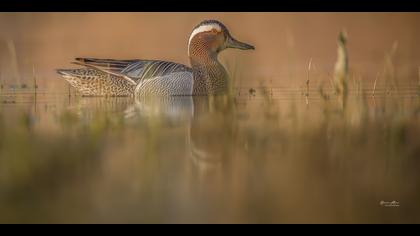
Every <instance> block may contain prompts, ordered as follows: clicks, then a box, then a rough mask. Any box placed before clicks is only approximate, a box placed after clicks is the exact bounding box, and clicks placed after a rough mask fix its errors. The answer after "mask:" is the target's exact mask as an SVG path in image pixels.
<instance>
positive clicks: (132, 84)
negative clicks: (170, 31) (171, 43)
mask: <svg viewBox="0 0 420 236" xmlns="http://www.w3.org/2000/svg"><path fill="white" fill-rule="evenodd" d="M226 48H237V49H242V50H249V49H254V47H253V46H251V45H249V44H246V43H243V42H240V41H238V40H236V39H234V38H233V37H232V36H231V34H230V33H229V31H228V29H227V28H226V26H224V25H223V24H222V23H221V22H219V21H216V20H205V21H202V22H201V23H200V24H198V25H197V26H196V27H195V28H194V29H193V31H192V33H191V35H190V38H189V41H188V56H189V59H190V63H191V67H188V66H186V65H182V64H178V63H174V62H168V61H160V60H114V59H96V58H76V61H77V62H74V63H75V64H78V65H82V66H84V67H83V68H79V69H59V70H57V72H58V73H59V74H60V75H62V76H63V77H64V79H66V80H67V81H68V82H69V83H70V84H71V85H72V86H73V87H75V88H76V89H77V90H78V91H79V92H80V93H81V94H82V95H84V96H132V95H135V96H145V95H156V96H189V95H210V94H218V93H221V92H224V91H226V89H227V88H228V83H229V78H228V74H227V72H226V70H225V68H224V67H223V65H222V64H221V63H220V62H219V60H218V58H217V57H218V54H219V53H220V52H221V51H223V50H224V49H226Z"/></svg>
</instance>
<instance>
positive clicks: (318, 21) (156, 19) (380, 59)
mask: <svg viewBox="0 0 420 236" xmlns="http://www.w3.org/2000/svg"><path fill="white" fill-rule="evenodd" d="M204 19H218V20H220V21H222V22H223V23H224V24H225V25H226V26H227V27H228V28H229V29H230V31H231V33H232V35H233V36H235V37H236V38H237V39H239V40H242V41H244V42H248V43H250V44H253V45H254V46H255V47H256V50H255V51H246V52H245V51H238V50H229V51H226V52H224V53H222V55H221V57H222V59H223V60H222V61H229V62H231V63H232V64H234V63H235V62H236V63H237V64H238V65H239V68H240V69H239V72H238V73H239V75H240V79H241V85H242V86H245V85H255V84H258V80H260V79H264V80H267V81H270V80H271V81H272V83H273V85H276V86H277V85H281V86H300V85H301V84H302V83H303V81H304V79H305V78H306V73H307V72H306V71H307V65H308V61H309V60H310V58H312V60H313V64H314V66H315V71H318V72H313V73H319V74H320V75H321V76H320V77H327V76H328V75H329V74H328V73H330V72H331V71H332V69H333V66H334V62H335V57H336V38H337V34H338V32H339V31H340V29H342V28H345V29H346V30H347V33H348V36H349V43H348V47H349V53H350V67H351V69H352V71H353V72H354V73H356V74H357V76H361V77H362V79H363V80H365V81H371V80H373V79H374V77H375V76H376V74H377V73H378V72H383V65H384V55H385V53H386V52H388V51H390V50H391V48H392V45H393V43H394V42H395V41H397V42H398V48H397V52H396V56H395V66H396V71H395V73H396V75H397V78H398V79H399V80H404V81H408V80H410V81H415V80H417V76H418V67H419V66H420V47H419V46H418V45H417V44H418V42H420V31H419V29H420V14H418V13H0V53H1V54H0V62H1V64H0V70H1V78H2V80H5V81H7V82H9V83H12V82H13V78H14V77H20V78H23V79H31V77H32V67H33V66H34V67H35V71H36V74H37V77H39V80H40V81H39V84H40V85H42V86H48V87H51V86H58V87H56V88H60V87H63V86H64V85H65V83H64V82H63V81H62V80H59V79H57V78H58V76H56V75H55V71H54V69H55V68H61V67H72V65H71V64H69V62H70V61H72V59H73V58H74V57H104V58H121V59H129V58H144V59H163V60H171V61H176V62H180V63H184V64H189V61H188V56H187V41H188V37H189V34H190V33H191V30H192V28H193V27H194V26H195V25H196V24H198V23H199V22H200V21H202V20H204ZM7 40H9V42H10V41H13V42H14V45H15V49H16V57H17V59H16V60H14V59H13V56H11V55H10V54H11V53H10V49H9V48H8V46H7V43H6V42H7ZM13 61H17V66H13ZM14 68H17V69H14Z"/></svg>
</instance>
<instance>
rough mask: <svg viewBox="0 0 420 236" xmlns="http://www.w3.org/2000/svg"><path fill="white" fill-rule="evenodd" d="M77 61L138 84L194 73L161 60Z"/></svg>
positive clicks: (182, 66)
mask: <svg viewBox="0 0 420 236" xmlns="http://www.w3.org/2000/svg"><path fill="white" fill-rule="evenodd" d="M76 60H77V61H79V62H82V63H83V64H85V65H90V66H91V67H95V68H98V69H100V70H102V71H108V72H110V73H115V74H120V75H122V76H125V77H129V78H131V79H132V80H133V81H135V82H136V83H138V82H139V81H141V80H146V79H151V78H156V77H163V76H165V75H169V74H172V73H177V72H192V69H191V68H190V67H188V66H186V65H182V64H179V63H175V62H170V61H161V60H139V59H135V60H114V59H97V58H76Z"/></svg>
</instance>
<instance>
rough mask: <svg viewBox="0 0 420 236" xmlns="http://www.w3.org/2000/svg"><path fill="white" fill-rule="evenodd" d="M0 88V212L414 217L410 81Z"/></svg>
mask: <svg viewBox="0 0 420 236" xmlns="http://www.w3.org/2000/svg"><path fill="white" fill-rule="evenodd" d="M308 91H309V94H308V96H305V92H302V91H301V90H300V89H286V88H268V89H260V88H256V89H255V91H250V88H241V89H238V90H237V91H236V93H237V94H236V98H235V99H232V100H230V99H227V98H226V97H216V98H212V99H208V98H205V97H196V98H191V97H176V98H171V99H149V100H135V99H133V98H81V97H77V96H75V95H73V94H72V95H71V96H69V95H68V94H65V93H61V94H54V93H51V92H48V91H41V90H40V91H38V94H37V95H36V96H34V94H33V91H11V90H7V91H6V90H3V91H2V94H1V95H0V101H1V104H0V222H1V223H6V222H11V223H22V222H25V223H45V222H52V223H60V222H71V223H92V222H95V223H107V222H116V223H149V222H151V223H161V222H164V223H185V222H192V223H207V222H208V223H356V222H358V223H367V222H372V223H400V222H406V223H420V204H419V200H420V188H419V187H420V172H419V171H418V170H419V167H420V142H419V141H418V140H419V138H420V98H419V95H418V94H419V90H418V88H417V87H415V86H408V87H404V86H402V87H401V88H399V89H398V90H392V89H385V88H378V89H377V90H376V91H375V96H372V94H373V91H372V90H370V89H362V90H359V91H355V90H353V91H352V92H351V94H350V97H349V99H348V105H347V107H346V108H345V109H343V108H342V107H340V106H339V104H338V102H337V99H336V98H335V97H334V95H333V94H332V93H331V91H328V90H326V91H324V93H326V94H327V96H325V98H323V97H322V96H321V95H320V93H319V91H318V89H316V88H311V89H309V90H308Z"/></svg>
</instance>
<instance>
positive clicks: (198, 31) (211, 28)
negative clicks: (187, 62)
mask: <svg viewBox="0 0 420 236" xmlns="http://www.w3.org/2000/svg"><path fill="white" fill-rule="evenodd" d="M226 48H237V49H242V50H249V49H255V48H254V46H252V45H249V44H246V43H243V42H240V41H238V40H236V39H235V38H233V37H232V36H231V35H230V33H229V31H228V29H227V28H226V26H224V25H223V24H222V23H220V22H219V21H217V20H205V21H202V22H201V23H200V24H198V25H197V26H196V27H195V28H194V29H193V31H192V33H191V36H190V39H189V41H188V55H189V57H190V58H191V59H194V58H196V57H217V54H218V53H219V52H221V51H223V50H224V49H226Z"/></svg>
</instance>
